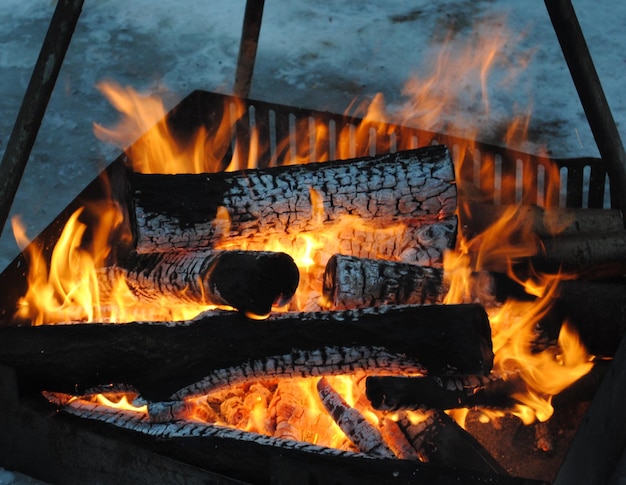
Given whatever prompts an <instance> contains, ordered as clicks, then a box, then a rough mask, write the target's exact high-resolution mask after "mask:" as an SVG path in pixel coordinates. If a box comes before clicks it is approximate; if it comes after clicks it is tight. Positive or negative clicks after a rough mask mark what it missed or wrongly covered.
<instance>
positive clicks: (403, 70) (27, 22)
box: [0, 0, 626, 269]
mask: <svg viewBox="0 0 626 485" xmlns="http://www.w3.org/2000/svg"><path fill="white" fill-rule="evenodd" d="M573 4H574V7H575V8H576V11H577V13H578V16H579V19H580V22H581V25H582V28H583V31H584V33H585V36H586V38H587V41H588V44H589V47H590V50H591V53H592V56H593V58H594V61H595V63H596V68H597V70H598V73H599V76H600V78H601V80H602V82H603V86H604V89H605V92H606V95H607V99H608V101H609V104H610V106H611V108H612V110H613V115H614V117H615V118H616V120H617V122H618V126H619V128H620V131H621V133H622V136H624V131H625V130H626V99H625V98H624V94H623V91H622V73H623V71H624V66H625V64H626V49H625V48H626V36H624V34H623V30H624V24H625V22H626V2H620V1H618V0H603V1H598V0H574V1H573ZM244 6H245V1H244V0H229V1H225V0H223V1H216V0H208V1H207V0H188V1H186V2H183V3H181V2H176V1H174V0H163V1H159V2H154V1H152V0H151V1H148V0H133V1H132V2H127V1H123V0H108V1H106V2H95V1H87V2H85V6H84V9H83V13H82V16H81V18H80V20H79V24H78V27H77V30H76V33H75V35H74V38H73V40H72V44H71V46H70V49H69V51H68V53H67V56H66V60H65V63H64V66H63V69H62V71H61V73H60V76H59V79H58V81H57V85H56V88H55V91H54V93H53V96H52V99H51V101H50V104H49V106H48V110H47V114H46V117H45V119H44V121H43V124H42V127H41V130H40V132H39V136H38V139H37V142H36V144H35V147H34V149H33V152H32V155H31V158H30V160H29V164H28V166H27V168H26V172H25V174H24V178H23V180H22V183H21V186H20V189H19V191H18V194H17V196H16V200H15V203H14V206H13V211H12V214H13V215H18V214H19V215H20V216H21V218H22V220H23V222H24V224H25V226H26V228H27V232H28V234H29V235H30V236H31V237H33V236H35V235H36V234H37V233H39V232H40V231H41V230H42V229H43V228H44V227H45V226H46V225H47V224H48V223H49V222H50V221H51V220H52V219H54V217H55V216H56V215H57V214H58V213H59V212H60V211H61V210H62V209H63V208H64V207H65V206H66V205H67V204H68V202H69V201H70V200H71V199H73V198H74V197H75V196H76V194H77V193H78V192H79V191H80V190H82V189H83V188H84V187H85V185H86V184H87V183H88V182H89V181H91V180H92V179H93V178H94V177H95V176H96V174H97V173H98V172H99V171H100V170H101V169H102V168H104V166H106V164H107V163H109V162H110V161H112V160H113V159H114V158H115V157H116V156H117V154H118V153H119V150H118V149H117V148H115V147H112V146H108V145H106V144H104V143H103V142H100V141H98V140H97V139H96V138H95V136H94V135H93V133H92V124H93V123H94V122H98V123H100V124H103V125H105V126H109V125H111V124H112V123H113V122H114V121H115V120H116V119H117V118H118V115H117V113H116V112H115V110H114V109H113V108H112V107H111V106H110V105H109V103H108V102H107V101H106V100H105V99H104V97H103V96H102V95H101V94H100V93H99V92H98V91H97V89H96V88H95V84H96V83H97V82H99V81H101V80H103V79H112V80H115V81H117V82H118V83H120V84H122V85H129V86H132V87H134V88H135V89H138V90H140V91H150V92H160V93H163V95H164V96H165V99H166V105H167V106H168V107H172V106H174V105H175V103H176V102H177V101H178V100H180V99H181V98H182V97H184V96H185V95H186V94H188V93H189V92H191V91H192V90H194V89H206V90H211V91H217V92H224V93H230V92H231V89H232V83H233V80H234V72H235V64H236V60H237V54H238V49H239V38H240V35H241V24H242V19H243V10H244ZM54 7H55V2H50V1H49V0H2V2H1V6H0V42H1V43H2V45H3V49H2V50H1V51H0V79H1V80H2V82H0V113H2V116H0V152H3V151H4V148H5V146H6V143H7V141H8V138H9V135H10V132H11V129H12V127H13V123H14V122H15V118H16V116H17V112H18V110H19V106H20V103H21V101H22V97H23V95H24V91H25V89H26V86H27V84H28V81H29V79H30V75H31V72H32V67H33V65H34V63H35V60H36V58H37V55H38V53H39V49H40V47H41V43H42V40H43V37H44V35H45V32H46V30H47V27H48V24H49V19H50V17H51V15H52V12H53V10H54ZM450 29H452V37H451V44H450V49H451V51H450V52H451V53H453V54H454V53H456V52H459V51H461V50H463V49H465V48H466V47H470V48H471V47H472V46H473V45H474V42H475V41H476V38H477V37H478V36H481V35H486V34H490V35H493V34H499V33H502V32H503V31H508V32H509V33H510V34H511V39H509V40H507V41H506V42H504V44H503V46H502V54H501V55H500V56H499V57H498V58H497V60H496V67H495V70H494V72H493V74H492V76H491V77H490V81H489V83H488V86H487V90H488V94H489V103H490V104H489V106H490V110H489V112H487V111H485V109H484V104H483V102H482V101H483V100H484V97H483V93H482V91H481V89H480V83H479V79H478V78H475V77H465V76H456V77H455V76H454V75H451V76H449V78H448V79H449V82H450V83H451V84H452V85H453V88H454V89H456V90H457V91H458V93H459V94H458V96H457V97H456V99H455V102H454V103H453V104H451V105H450V106H444V107H443V111H442V113H441V115H440V116H439V119H440V121H441V124H442V126H449V125H450V123H451V121H452V120H456V121H455V123H456V124H457V125H461V126H464V125H465V124H466V123H469V122H470V121H471V122H472V123H474V124H475V123H478V124H479V126H480V128H481V131H480V139H481V141H486V142H495V143H498V142H500V136H501V133H502V132H503V129H504V126H505V125H506V123H507V122H508V121H509V120H510V119H511V118H512V117H513V116H514V115H515V114H518V113H520V112H523V111H525V110H526V108H527V107H528V106H532V109H533V116H532V119H531V124H530V136H531V138H530V140H529V141H528V142H526V143H524V144H522V145H520V146H514V148H519V149H522V150H524V151H529V152H535V151H537V150H539V149H541V148H542V147H545V148H546V149H547V150H548V151H549V153H551V154H553V155H555V156H560V157H577V156H597V149H596V147H595V144H594V141H593V137H592V135H591V132H590V130H589V127H588V124H587V122H586V119H585V116H584V113H583V111H582V108H581V106H580V102H579V100H578V97H577V94H576V91H575V89H574V85H573V83H572V81H571V78H570V75H569V71H568V70H567V66H566V64H565V62H564V60H563V57H562V54H561V51H560V48H559V46H558V42H557V39H556V36H555V34H554V31H553V29H552V26H551V24H550V20H549V17H548V14H547V12H546V9H545V6H544V4H543V2H539V1H537V2H520V1H516V0H491V1H475V0H457V1H452V0H443V1H438V2H427V1H425V0H413V1H402V0H385V1H378V2H369V3H365V2H357V1H346V2H331V1H329V0H320V1H318V2H315V4H313V3H312V2H301V1H296V0H281V1H280V2H278V1H273V0H268V1H267V2H266V5H265V11H264V18H263V26H262V29H261V36H260V41H259V50H258V54H257V62H256V69H255V76H254V81H253V87H252V92H251V94H250V97H251V98H255V99H261V100H264V101H269V102H274V103H280V104H286V105H294V106H302V107H309V108H314V109H321V110H328V111H333V112H344V111H345V109H346V108H347V107H348V106H349V105H350V103H351V102H352V101H353V100H354V99H355V98H359V99H363V98H369V97H372V96H373V95H375V94H376V93H378V92H380V93H382V94H383V95H384V98H385V100H386V102H387V104H388V106H389V107H390V109H393V108H399V107H401V106H402V105H403V103H404V102H405V101H406V98H405V97H404V96H403V87H404V85H405V83H406V81H407V80H408V79H409V77H411V76H412V75H417V76H419V77H423V76H426V75H427V73H428V72H429V70H430V66H431V65H432V60H433V58H434V57H435V56H436V54H437V53H438V52H440V51H441V45H442V42H443V41H444V40H445V39H446V37H447V34H448V32H449V31H450ZM528 59H530V60H529V61H528ZM526 61H528V65H527V66H526V65H525V62H526ZM512 74H514V76H513V77H512ZM459 120H460V121H459ZM18 251H19V249H18V248H17V246H16V244H15V242H14V240H13V236H12V233H11V229H10V227H9V225H7V227H6V228H5V230H4V232H3V233H2V236H1V238H0V269H2V268H4V267H5V266H6V265H7V264H8V263H9V262H10V261H11V259H12V258H13V257H14V256H15V255H16V254H17V253H18Z"/></svg>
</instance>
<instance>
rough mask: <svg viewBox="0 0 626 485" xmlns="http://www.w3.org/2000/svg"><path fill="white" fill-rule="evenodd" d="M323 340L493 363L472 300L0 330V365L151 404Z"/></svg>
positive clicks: (62, 387)
mask: <svg viewBox="0 0 626 485" xmlns="http://www.w3.org/2000/svg"><path fill="white" fill-rule="evenodd" d="M326 346H335V347H347V348H351V347H358V346H366V347H383V348H385V349H386V350H387V351H388V352H390V353H393V354H404V355H405V356H406V358H414V359H415V360H416V361H417V362H419V364H420V365H421V366H423V367H425V368H426V369H428V372H429V373H431V374H450V373H466V374H471V373H476V374H486V373H488V372H489V371H490V370H491V366H492V364H493V351H492V345H491V328H490V326H489V321H488V317H487V314H486V312H485V310H484V308H483V307H482V306H480V305H476V304H467V305H422V306H414V305H408V306H400V307H378V308H369V309H363V310H346V311H339V312H316V313H285V314H276V315H272V316H270V317H269V318H268V319H267V320H263V321H256V320H250V319H248V318H246V317H245V316H243V315H241V314H240V313H238V312H225V311H214V312H210V313H206V314H203V315H201V316H199V317H197V318H196V319H194V320H191V321H186V322H179V323H176V324H173V323H128V324H81V325H44V326H38V327H4V328H1V329H0V363H4V364H7V365H10V366H13V367H15V368H16V369H17V370H18V372H19V373H20V374H23V376H24V378H23V379H21V380H20V382H22V383H24V384H25V385H26V386H27V387H29V388H30V389H31V390H49V391H59V392H71V393H74V392H76V391H77V390H78V391H79V392H80V390H81V389H88V388H90V387H95V386H98V385H101V384H108V383H112V382H113V383H115V382H120V383H126V384H129V385H133V386H134V387H136V388H137V389H139V390H140V391H141V393H142V394H143V395H144V396H145V397H146V398H147V399H150V400H154V401H157V400H161V401H163V400H167V399H168V398H169V396H171V395H172V394H173V393H174V392H176V391H177V390H179V389H181V388H183V387H185V386H188V385H191V384H193V383H195V382H198V381H199V380H200V379H202V378H203V377H205V376H206V375H207V374H209V373H211V371H214V370H218V369H223V368H227V367H230V366H237V365H241V364H242V363H246V362H252V361H259V360H262V359H264V358H267V357H268V356H276V355H286V354H290V353H292V352H294V349H299V350H301V351H312V350H316V349H323V348H324V347H326Z"/></svg>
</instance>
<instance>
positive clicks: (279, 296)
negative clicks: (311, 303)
mask: <svg viewBox="0 0 626 485" xmlns="http://www.w3.org/2000/svg"><path fill="white" fill-rule="evenodd" d="M109 272H110V273H113V274H114V275H118V276H123V277H124V279H125V281H126V283H127V285H128V287H129V289H130V290H131V292H132V293H133V294H134V295H135V296H136V297H137V298H138V299H140V300H145V301H159V300H161V299H162V297H165V298H166V299H171V300H174V301H176V302H182V303H184V302H192V303H200V304H208V305H210V304H213V305H228V306H231V307H233V308H235V309H236V310H239V311H241V312H244V313H248V314H252V315H257V316H265V315H267V314H269V312H270V310H271V309H272V307H273V306H283V305H285V304H287V303H288V302H289V300H290V299H291V297H292V296H293V294H294V293H295V291H296V288H297V287H298V282H299V279H300V277H299V271H298V267H297V266H296V263H295V262H294V260H293V259H292V258H291V256H289V255H288V254H285V253H280V252H269V251H194V252H182V251H178V252H170V253H152V254H136V253H134V254H132V255H130V256H129V257H128V258H126V259H125V260H124V261H123V262H122V263H121V264H119V265H117V266H115V267H114V268H110V270H109Z"/></svg>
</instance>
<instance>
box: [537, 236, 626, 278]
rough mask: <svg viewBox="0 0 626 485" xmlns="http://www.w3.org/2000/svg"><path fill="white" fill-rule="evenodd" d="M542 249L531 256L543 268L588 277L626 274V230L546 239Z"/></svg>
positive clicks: (542, 269)
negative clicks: (534, 255)
mask: <svg viewBox="0 0 626 485" xmlns="http://www.w3.org/2000/svg"><path fill="white" fill-rule="evenodd" d="M543 246H544V248H543V251H542V252H541V253H540V254H538V255H537V256H536V257H534V258H531V264H532V265H533V266H534V267H535V268H536V269H538V270H540V271H546V272H556V271H558V270H559V269H562V270H564V271H566V272H576V273H577V274H579V277H582V278H587V279H606V278H613V277H621V276H623V275H624V274H626V231H624V230H623V229H622V230H621V231H619V232H612V233H606V232H600V233H597V234H591V235H584V236H571V237H562V238H554V239H550V240H544V241H543Z"/></svg>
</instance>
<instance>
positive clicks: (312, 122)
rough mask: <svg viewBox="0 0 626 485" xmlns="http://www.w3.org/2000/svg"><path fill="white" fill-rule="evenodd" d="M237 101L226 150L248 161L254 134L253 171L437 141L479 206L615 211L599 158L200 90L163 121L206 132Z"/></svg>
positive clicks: (232, 108) (233, 107) (386, 150)
mask: <svg viewBox="0 0 626 485" xmlns="http://www.w3.org/2000/svg"><path fill="white" fill-rule="evenodd" d="M241 102H243V103H244V107H245V112H244V115H243V116H242V117H241V118H240V119H239V121H238V122H236V123H234V120H233V123H232V124H234V126H235V128H234V131H233V145H232V149H233V150H236V151H238V152H239V154H240V156H241V157H242V158H247V154H248V153H249V150H250V148H251V145H250V144H251V140H252V139H253V138H252V136H251V135H252V133H253V132H254V131H256V133H257V134H258V140H260V142H259V144H258V147H255V148H258V154H257V158H258V165H259V166H260V167H266V166H270V165H283V164H291V163H294V162H295V161H298V162H300V163H303V162H317V161H326V160H335V159H339V158H354V157H358V156H366V155H376V154H382V153H387V152H394V151H398V150H404V149H412V148H417V147H420V146H426V145H429V144H435V143H440V144H445V145H447V146H448V148H449V149H450V151H451V153H452V155H453V159H454V163H455V166H456V167H457V172H458V173H457V178H458V181H459V184H460V186H461V187H465V188H467V187H469V186H471V187H472V190H473V191H476V190H478V191H479V192H480V194H481V196H482V199H483V201H484V202H487V203H492V204H496V205H499V204H532V205H539V206H559V207H577V208H613V207H617V201H615V200H612V199H611V196H610V190H609V189H610V187H609V180H608V176H607V173H606V170H605V169H604V166H603V163H602V160H601V159H599V158H592V157H588V158H568V159H549V158H547V157H542V156H536V155H531V154H527V153H523V152H519V151H515V150H511V149H508V148H505V147H500V146H495V145H490V144H486V143H481V142H474V141H469V140H466V139H463V138H460V137H455V136H451V135H445V134H440V133H434V132H431V131H425V130H420V129H418V128H411V127H404V126H399V125H394V124H387V123H371V122H368V121H365V120H363V119H361V118H354V117H349V116H344V115H340V114H333V113H329V112H324V111H315V110H309V109H300V108H295V107H289V106H284V105H279V104H273V103H267V102H263V101H256V100H241V99H238V98H234V97H231V96H227V95H223V94H217V93H210V92H206V91H194V92H193V93H191V94H190V95H189V96H188V97H187V98H185V99H184V100H183V101H182V102H181V103H180V105H179V106H178V107H177V108H175V109H174V110H173V112H172V113H171V115H170V122H171V123H172V124H173V125H174V127H175V128H176V129H181V128H182V129H183V130H187V129H189V128H190V125H189V123H190V121H191V122H193V120H196V122H199V123H202V124H204V125H205V126H206V127H207V129H208V130H210V129H211V127H212V125H213V124H214V123H215V121H216V120H219V119H221V118H222V117H223V116H227V117H231V118H232V117H233V116H235V113H236V111H237V108H236V106H237V103H241ZM209 113H210V114H209ZM320 130H321V131H324V132H325V133H326V134H327V137H326V139H325V140H324V141H321V142H320V141H319V140H316V137H315V133H316V132H317V131H320ZM340 139H341V140H342V141H343V143H342V148H341V150H340V148H339V143H340ZM554 167H557V169H555V168H554ZM485 175H488V176H485ZM548 188H550V190H548Z"/></svg>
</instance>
